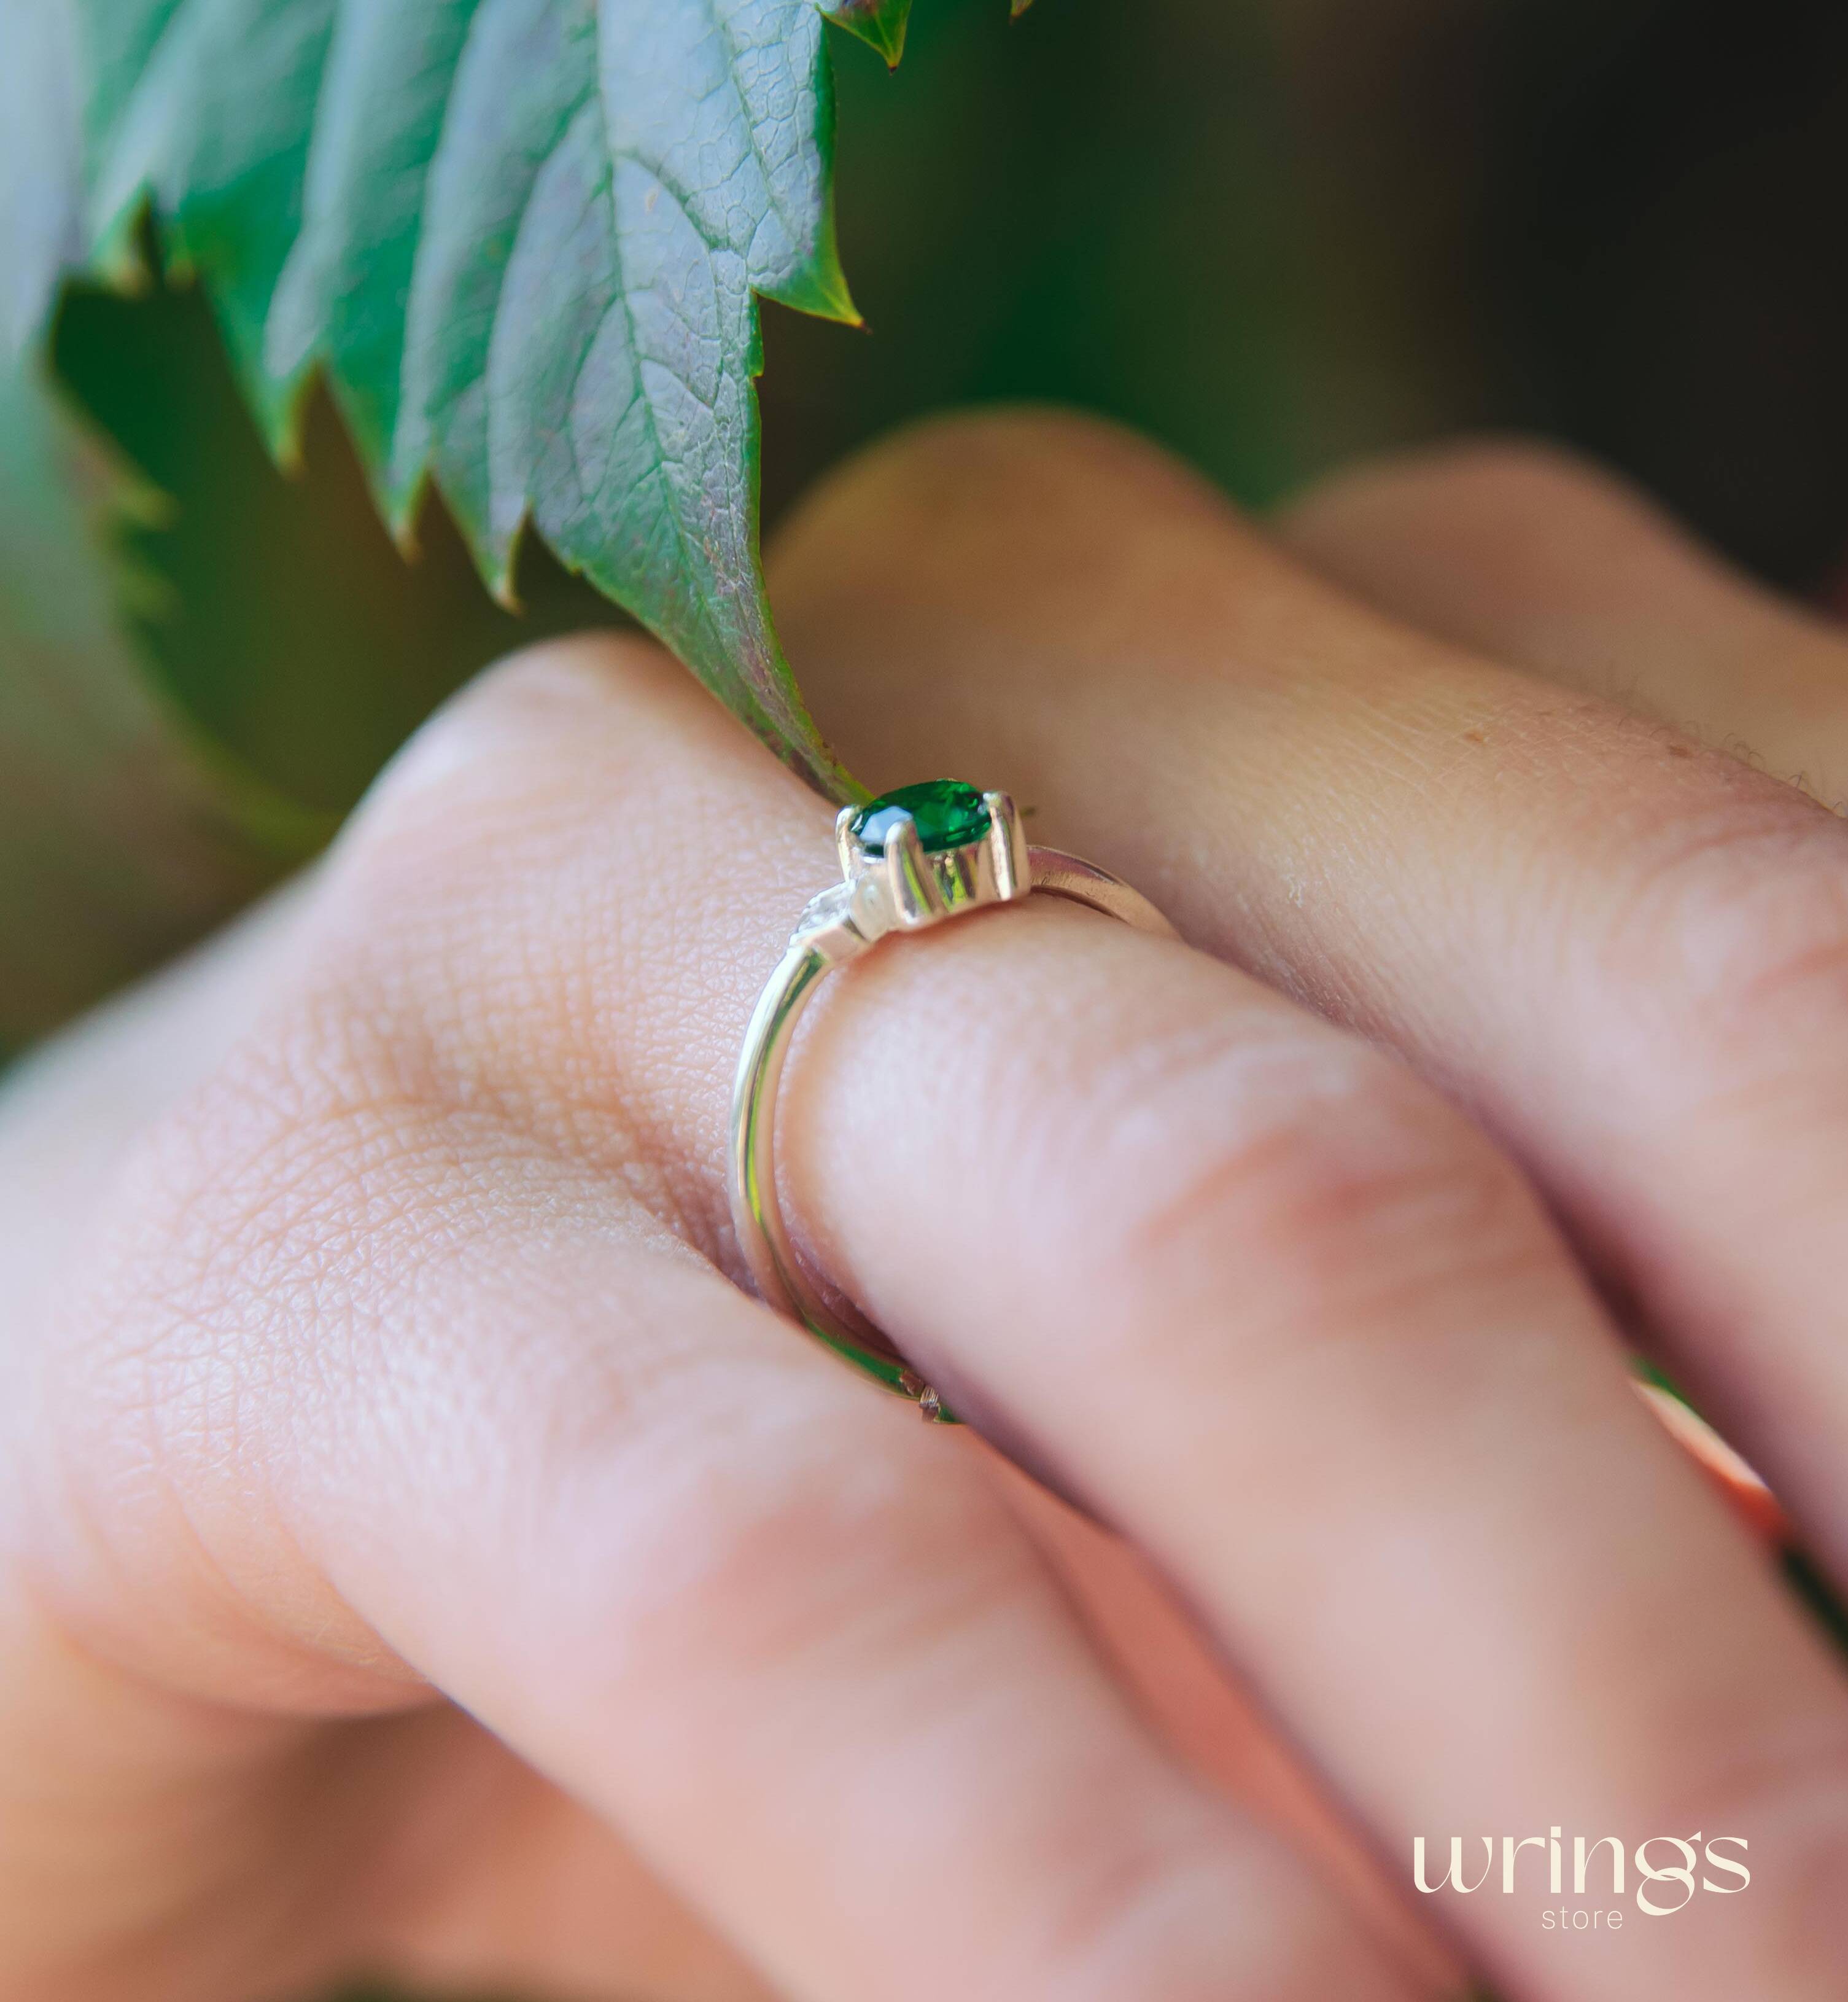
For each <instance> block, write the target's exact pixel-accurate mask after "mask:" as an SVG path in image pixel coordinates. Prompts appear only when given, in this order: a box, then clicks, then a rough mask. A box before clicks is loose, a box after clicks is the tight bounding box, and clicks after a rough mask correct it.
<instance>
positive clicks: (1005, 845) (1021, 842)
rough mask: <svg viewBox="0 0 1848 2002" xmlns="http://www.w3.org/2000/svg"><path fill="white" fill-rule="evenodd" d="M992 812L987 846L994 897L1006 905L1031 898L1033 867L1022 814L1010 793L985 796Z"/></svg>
mask: <svg viewBox="0 0 1848 2002" xmlns="http://www.w3.org/2000/svg"><path fill="white" fill-rule="evenodd" d="M982 804H983V805H984V806H985V807H987V808H988V810H989V833H988V846H989V860H990V863H991V866H992V868H993V870H994V872H995V895H996V896H997V897H998V898H999V899H1000V900H1001V902H1003V903H1009V904H1011V903H1012V902H1013V901H1014V900H1015V898H1018V897H1024V896H1027V895H1029V894H1030V892H1031V891H1032V889H1033V863H1032V860H1031V859H1030V856H1028V854H1027V830H1026V828H1023V826H1022V825H1021V824H1020V808H1019V807H1016V805H1015V804H1014V802H1013V796H1012V794H1010V793H983V794H982Z"/></svg>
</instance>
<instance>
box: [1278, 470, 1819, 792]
mask: <svg viewBox="0 0 1848 2002" xmlns="http://www.w3.org/2000/svg"><path fill="white" fill-rule="evenodd" d="M1281 528H1282V532H1283V533H1284V535H1285V539H1287V541H1288V542H1289V544H1290V546H1292V548H1293V549H1295V550H1296V551H1297V552H1298V553H1300V554H1301V555H1302V556H1305V557H1306V558H1307V559H1308V560H1309V562H1310V563H1313V564H1314V565H1315V567H1316V569H1317V570H1320V572H1321V573H1322V574H1323V575H1324V576H1326V577H1330V578H1333V579H1334V580H1335V581H1337V582H1338V583H1340V584H1342V585H1344V587H1346V588H1348V589H1349V590H1351V591H1355V592H1356V593H1357V594H1358V595H1359V596H1361V597H1362V598H1365V599H1366V600H1367V602H1369V604H1372V605H1378V606H1379V608H1380V609H1382V610H1383V611H1386V612H1390V613H1392V614H1393V616H1396V617H1398V618H1401V619H1406V620H1408V621H1409V622H1410V623H1412V624H1414V625H1416V626H1421V627H1422V628H1423V629H1424V630H1425V631H1427V632H1429V633H1437V634H1438V635H1440V636H1442V637H1443V638H1445V639H1447V640H1453V641H1455V642H1456V643H1457V644H1459V645H1461V646H1465V647H1471V648H1473V649H1474V650H1477V651H1478V652H1480V653H1482V654H1487V655H1490V656H1491V657H1494V658H1497V659H1500V660H1504V661H1510V662H1512V663H1513V664H1515V665H1517V666H1519V667H1524V668H1530V669H1532V671H1534V672H1536V673H1537V674H1542V675H1546V676H1547V677H1549V678H1550V679H1552V680H1554V681H1558V682H1564V683H1565V684H1566V685H1568V686H1570V687H1573V688H1581V689H1587V690H1588V691H1589V692H1592V693H1594V694H1596V695H1600V696H1606V697H1607V698H1609V699H1610V700H1612V701H1613V702H1617V703H1623V704H1624V705H1625V706H1627V707H1630V708H1632V709H1634V710H1637V711H1639V712H1640V713H1642V714H1644V715H1646V716H1651V717H1657V718H1659V719H1660V720H1662V721H1663V722H1665V723H1668V724H1672V725H1674V726H1675V727H1676V728H1677V729H1679V730H1683V731H1687V732H1688V733H1689V734H1690V735H1692V736H1693V737H1696V738H1699V739H1700V740H1702V741H1704V742H1706V743H1708V744H1710V745H1714V746H1715V747H1716V748H1720V749H1721V750H1727V751H1731V752H1737V753H1738V754H1739V755H1743V756H1745V757H1747V758H1749V759H1752V761H1753V762H1756V763H1758V764H1759V765H1761V766H1763V769H1765V770H1766V771H1768V772H1770V773H1772V774H1773V776H1776V777H1778V778H1780V779H1785V780H1790V782H1792V783H1796V784H1801V785H1802V786H1803V787H1805V789H1806V790H1808V791H1810V792H1811V793H1814V794H1815V797H1817V798H1818V799H1819V800H1822V803H1823V804H1825V805H1827V806H1831V807H1836V808H1837V809H1838V810H1839V808H1840V807H1842V805H1843V802H1844V801H1848V643H1845V642H1844V640H1843V635H1842V633H1841V630H1840V628H1839V626H1836V624H1834V623H1832V622H1831V621H1829V620H1827V619H1822V618H1821V617H1818V616H1817V615H1816V614H1815V613H1814V612H1810V611H1808V610H1807V609H1804V608H1803V607H1801V606H1799V605H1796V604H1794V603H1793V602H1791V601H1790V600H1789V599H1787V598H1781V597H1780V596H1778V595H1777V594H1776V593H1774V592H1773V591H1767V590H1765V589H1763V588H1762V587H1760V586H1759V585H1758V584H1754V583H1753V582H1752V581H1751V580H1750V579H1749V578H1748V577H1746V576H1745V575H1744V574H1743V573H1742V572H1740V571H1738V570H1734V569H1733V568H1731V567H1730V566H1729V565H1728V564H1727V563H1724V562H1722V561H1721V559H1720V558H1719V557H1718V556H1716V555H1715V554H1714V553H1713V552H1712V551H1711V550H1709V549H1705V548H1703V546H1701V545H1700V543H1699V542H1696V541H1695V540H1694V539H1693V537H1692V536H1690V535H1688V534H1686V532H1684V531H1683V530H1682V529H1681V528H1678V527H1677V526H1676V525H1675V523H1674V522H1672V521H1671V520H1669V518H1668V517H1667V516H1666V515H1665V514H1663V513H1662V512H1661V511H1660V510H1659V509H1658V508H1657V507H1654V505H1653V504H1651V503H1650V502H1649V501H1648V500H1647V499H1646V498H1645V497H1644V496H1643V495H1642V494H1640V493H1639V492H1637V490H1636V489H1634V487H1629V486H1627V485H1626V484H1625V483H1623V482H1622V481H1620V480H1618V479H1617V478H1616V476H1614V475H1613V474H1611V473H1606V472H1604V471H1602V469H1599V468H1598V467H1595V466H1592V465H1590V464H1588V463H1587V462H1585V461H1582V460H1579V459H1574V458H1572V457H1571V456H1570V455H1567V454H1566V453H1564V452H1559V451H1557V450H1554V449H1553V448H1549V447H1546V446H1543V445H1532V444H1527V443H1524V442H1518V441H1511V442H1500V441H1489V442H1487V443H1471V444H1468V445H1461V446H1454V447H1452V448H1449V449H1446V450H1444V451H1440V452H1421V453H1416V454H1410V455H1407V456H1406V457H1404V458H1403V459H1389V460H1387V461H1386V462H1383V463H1380V464H1378V465H1374V466H1365V467H1362V468H1361V469H1358V471H1355V472H1352V473H1345V474H1343V475H1341V476H1337V477H1336V478H1335V479H1334V480H1330V481H1328V482H1327V483H1324V484H1323V486H1321V487H1318V488H1316V489H1314V490H1312V491H1311V492H1310V493H1309V494H1308V495H1307V496H1306V497H1304V498H1303V499H1302V500H1301V501H1298V502H1297V503H1296V504H1295V505H1294V506H1292V507H1291V509H1290V510H1289V511H1288V514H1286V515H1285V517H1284V518H1283V520H1282V521H1281Z"/></svg>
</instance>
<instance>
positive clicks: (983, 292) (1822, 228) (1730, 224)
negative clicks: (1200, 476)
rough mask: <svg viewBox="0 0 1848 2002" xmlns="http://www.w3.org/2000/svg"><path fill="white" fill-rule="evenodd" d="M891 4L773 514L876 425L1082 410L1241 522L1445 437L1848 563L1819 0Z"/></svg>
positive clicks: (1845, 179) (1837, 120)
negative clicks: (837, 309)
mask: <svg viewBox="0 0 1848 2002" xmlns="http://www.w3.org/2000/svg"><path fill="white" fill-rule="evenodd" d="M1002 12H1004V10H1003V9H1001V8H999V6H998V5H995V4H994V0H918V5H917V9H916V12H915V16H914V22H913V27H912V46H911V47H910V50H909V51H908V54H907V58H906V61H905V66H904V68H902V69H901V71H900V72H898V74H897V75H894V76H891V77H888V76H887V75H886V74H885V72H884V68H883V66H882V65H880V63H879V62H878V61H877V60H876V59H873V58H871V57H870V54H868V53H867V52H866V51H862V50H860V49H859V48H858V47H853V48H848V49H843V50H842V51H840V52H839V58H840V59H839V75H840V86H841V89H840V96H841V106H842V138H841V221H842V234H843V236H844V239H845V242H846V250H847V256H848V268H849V273H850V274H851V276H852V277H853V283H854V285H855V288H856V294H857V295H858V298H859V303H860V305H861V308H862V309H863V311H864V312H866V316H867V317H868V319H869V320H870V323H871V326H872V328H873V337H871V338H867V337H864V336H856V335H854V334H853V333H850V332H848V331H846V330H841V329H838V328H832V327H825V326H814V325H805V324H801V323H797V322H795V321H794V320H793V319H792V318H791V317H790V316H788V315H786V314H783V313H777V312H772V315H771V316H770V318H771V321H772V325H771V326H770V329H769V363H770V368H769V375H768V378H767V379H766V384H765V417H766V424H767V448H768V449H767V458H766V465H767V475H766V482H765V498H766V502H767V504H768V507H769V511H770V513H771V514H772V515H774V514H775V513H776V511H777V510H778V509H779V507H782V506H783V505H784V504H786V501H787V500H788V498H789V497H790V495H791V494H793V492H795V491H796V490H797V489H799V488H800V486H801V485H802V484H803V483H804V482H805V481H806V480H808V479H809V478H811V477H812V476H813V475H814V473H817V472H818V471H819V470H820V469H821V468H823V467H824V466H826V465H827V464H828V462H830V461H831V460H832V459H835V458H836V457H838V456H839V454H840V453H841V452H842V451H843V450H846V449H847V448H849V447H851V446H852V445H854V444H856V443H857V442H858V441H859V440H861V439H863V438H866V436H868V435H869V434H872V433H873V432H875V431H879V430H880V429H882V428H883V427H884V426H886V425H887V424H891V423H892V422H893V421H894V420H898V419H901V418H903V417H907V416H909V415H911V414H912V413H915V412H918V411H921V410H929V409H931V408H933V407H936V406H939V405H941V404H943V403H951V402H955V401H958V400H961V399H967V398H971V397H994V396H1051V397H1056V398H1059V399H1065V400H1069V401H1071V402H1074V403H1083V404H1085V405H1087V406H1091V407H1093V408H1096V409H1099V410H1106V411H1109V412H1111V413H1113V414H1115V415H1117V416H1119V417H1123V418H1124V419H1126V420H1128V421H1129V422H1131V423H1132V424H1137V425H1139V426H1141V427H1143V428H1144V429H1145V430H1148V431H1152V432H1153V433H1155V434H1156V435H1157V436H1159V437H1160V438H1163V439H1165V440H1166V441H1168V442H1169V443H1170V444H1172V445H1174V446H1175V447H1177V448H1178V449H1179V450H1180V451H1181V452H1184V453H1186V454H1187V455H1188V456H1189V457H1190V458H1191V459H1194V460H1195V461H1197V462H1198V463H1199V464H1201V466H1204V467H1205V469H1207V470H1208V472H1210V473H1212V474H1214V475H1215V476H1216V477H1217V478H1218V479H1219V480H1221V481H1222V482H1223V483H1225V485H1226V486H1227V487H1229V489H1230V490H1232V491H1233V493H1234V494H1236V495H1238V496H1239V497H1240V498H1242V499H1243V500H1246V501H1251V502H1254V503H1257V504H1262V503H1264V502H1265V501H1269V500H1271V499H1272V498H1274V497H1275V496H1277V495H1278V494H1279V493H1281V492H1282V491H1284V490H1287V489H1288V488H1289V487H1292V486H1294V485H1295V484H1296V483H1299V482H1300V481H1302V480H1304V479H1306V478H1307V477H1310V476H1313V475H1314V474H1315V473H1318V472H1320V470H1322V469H1324V468H1325V467H1327V466H1329V465H1330V463H1331V462H1334V461H1337V460H1339V459H1344V458H1346V457H1348V456H1349V455H1352V454H1354V453H1355V452H1367V451H1372V450H1376V449H1379V448H1385V447H1389V446H1392V445H1400V444H1403V443H1406V442H1408V441H1414V440H1417V439H1421V438H1429V437H1431V436H1433V435H1435V434H1442V433H1445V432H1448V431H1455V430H1457V429H1459V428H1462V427H1468V426H1481V425H1491V426H1518V427H1527V428H1537V429H1539V430H1543V431H1548V432H1550V433H1553V434H1556V435H1557V436H1559V437H1561V438H1567V439H1570V440H1571V441H1574V442H1576V443H1578V444H1579V445H1583V446H1585V447H1586V448H1588V449H1590V450H1592V451H1593V452H1597V453H1599V454H1600V455H1603V456H1605V457H1606V458H1609V459H1613V460H1615V461H1616V462H1618V463H1619V464H1620V465H1622V466H1625V467H1627V469H1630V471H1631V472H1633V473H1635V474H1636V475H1637V476H1639V477H1640V478H1641V479H1642V480H1644V481H1646V482H1647V483H1648V484H1649V485H1650V486H1651V487H1654V488H1655V489H1656V490H1658V492H1660V493H1661V494H1662V495H1663V496H1664V497H1666V499H1667V500H1668V501H1669V502H1670V503H1671V504H1672V505H1673V506H1674V507H1676V508H1677V509H1679V511H1681V512H1682V513H1683V514H1686V515H1687V516H1689V518H1691V519H1692V520H1693V521H1695V522H1696V524H1697V525H1699V526H1700V528H1703V530H1704V531H1705V532H1707V533H1708V534H1709V535H1711V536H1713V537H1714V538H1715V539H1717V541H1719V542H1721V543H1722V544H1724V546H1726V547H1727V548H1728V549H1730V550H1731V552H1733V553H1735V555H1736V556H1738V557H1740V558H1741V559H1742V560H1744V561H1745V562H1747V563H1749V564H1751V565H1752V567H1754V568H1756V569H1757V570H1760V571H1762V572H1763V573H1765V574H1768V575H1770V576H1772V577H1776V578H1777V579H1778V580H1780V581H1782V582H1784V583H1787V584H1792V585H1794V586H1796V587H1797V588H1813V587H1815V585H1816V584H1818V582H1819V581H1820V580H1822V578H1823V577H1825V575H1827V574H1829V573H1830V572H1831V571H1832V570H1833V569H1834V568H1835V567H1836V565H1837V563H1839V560H1840V558H1841V556H1842V555H1843V552H1844V551H1845V550H1848V8H1845V7H1843V6H1842V5H1840V4H1839V0H1752V4H1751V5H1742V4H1739V0H1137V4H1133V5H1124V4H1122V0H1038V4H1037V5H1036V6H1035V7H1034V9H1033V11H1032V12H1031V13H1030V14H1029V15H1028V16H1027V17H1025V18H1024V19H1023V20H1021V21H1020V23H1017V24H1016V25H1015V26H1013V28H1012V29H1009V26H1007V24H1006V22H1005V21H1004V20H1002V19H1001V16H1002Z"/></svg>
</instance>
